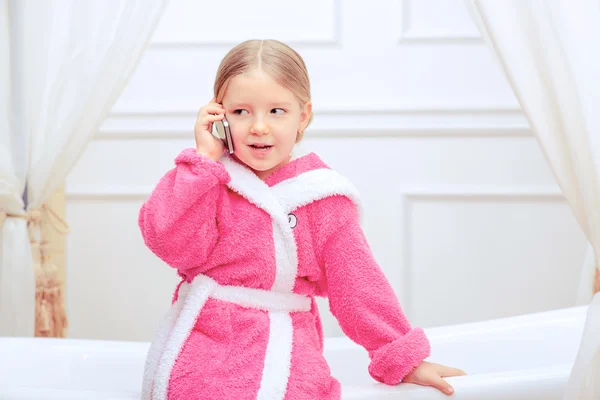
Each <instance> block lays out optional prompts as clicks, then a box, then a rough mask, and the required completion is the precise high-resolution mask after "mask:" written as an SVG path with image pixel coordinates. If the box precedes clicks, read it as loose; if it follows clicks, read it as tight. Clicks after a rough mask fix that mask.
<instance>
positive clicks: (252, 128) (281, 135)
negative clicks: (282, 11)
mask: <svg viewBox="0 0 600 400" xmlns="http://www.w3.org/2000/svg"><path fill="white" fill-rule="evenodd" d="M222 104H223V107H224V108H225V113H226V115H227V121H229V126H230V129H231V136H232V137H233V144H234V148H235V153H234V155H235V156H236V157H237V158H238V159H239V160H240V161H241V162H243V163H244V164H246V165H247V166H248V167H250V168H251V169H252V170H253V171H254V172H255V173H256V175H257V176H258V177H259V178H260V179H263V180H265V179H266V178H267V177H268V176H269V175H271V174H272V173H273V172H275V171H276V170H277V169H279V168H281V167H282V166H283V165H285V164H286V163H287V162H288V161H289V160H290V154H291V152H292V148H293V147H294V144H296V137H297V134H298V131H299V130H304V128H306V125H307V124H308V120H309V117H310V113H311V110H312V105H311V103H310V102H308V103H306V104H305V105H304V106H302V105H301V104H300V102H299V101H298V99H297V98H296V96H295V95H294V93H293V92H292V91H290V90H289V89H286V88H284V87H283V86H281V85H279V84H278V83H277V82H275V81H274V80H273V79H272V78H271V77H269V76H268V75H267V74H266V73H264V72H262V71H260V70H255V71H252V72H248V73H244V74H240V75H237V76H235V77H234V78H232V79H231V80H230V81H229V84H228V85H227V88H226V91H225V95H224V96H223V101H222Z"/></svg>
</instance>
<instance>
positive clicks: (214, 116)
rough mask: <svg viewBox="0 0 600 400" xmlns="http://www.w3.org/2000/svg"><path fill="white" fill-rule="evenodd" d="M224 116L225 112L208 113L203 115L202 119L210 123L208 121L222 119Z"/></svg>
mask: <svg viewBox="0 0 600 400" xmlns="http://www.w3.org/2000/svg"><path fill="white" fill-rule="evenodd" d="M223 118H225V114H217V115H213V114H208V115H205V116H203V117H202V121H203V122H204V123H208V122H215V121H220V120H222V119H223Z"/></svg>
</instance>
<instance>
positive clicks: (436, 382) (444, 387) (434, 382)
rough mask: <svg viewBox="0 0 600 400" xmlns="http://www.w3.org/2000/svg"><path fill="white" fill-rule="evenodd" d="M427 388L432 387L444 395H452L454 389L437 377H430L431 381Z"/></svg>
mask: <svg viewBox="0 0 600 400" xmlns="http://www.w3.org/2000/svg"><path fill="white" fill-rule="evenodd" d="M429 386H433V387H434V388H436V389H438V390H439V391H441V392H442V393H446V394H452V393H454V388H453V387H452V386H450V384H449V383H448V382H446V381H445V380H444V379H442V378H440V377H439V376H432V377H431V381H430V382H429Z"/></svg>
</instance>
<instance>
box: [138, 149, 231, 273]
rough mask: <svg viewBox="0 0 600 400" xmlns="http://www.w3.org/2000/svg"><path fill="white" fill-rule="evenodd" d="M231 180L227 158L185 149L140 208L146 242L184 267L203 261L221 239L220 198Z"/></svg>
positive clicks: (140, 225) (177, 265)
mask: <svg viewBox="0 0 600 400" xmlns="http://www.w3.org/2000/svg"><path fill="white" fill-rule="evenodd" d="M229 180H230V177H229V174H228V173H227V170H226V169H225V167H224V166H223V165H222V164H220V163H218V162H215V161H213V160H211V159H209V158H207V157H204V156H200V155H198V154H196V151H195V149H185V150H184V151H182V152H181V153H180V154H179V155H178V156H177V157H176V159H175V168H173V169H171V170H170V171H169V172H167V173H166V174H165V175H164V176H163V177H162V178H161V179H160V181H159V182H158V184H157V185H156V187H155V188H154V190H153V191H152V194H151V195H150V197H149V198H148V199H147V200H146V202H145V203H144V204H143V205H142V207H141V209H140V212H139V216H138V225H139V227H140V230H141V232H142V236H143V238H144V243H145V244H146V246H148V248H149V249H150V250H152V252H153V253H154V254H156V255H157V256H158V257H159V258H161V259H162V260H163V261H165V262H166V263H167V264H169V265H170V266H172V267H174V268H177V269H178V270H179V271H180V272H183V271H185V270H186V269H188V268H193V267H197V266H198V265H201V264H203V263H204V262H205V261H206V260H207V258H208V255H210V253H211V251H212V249H213V248H214V246H215V244H216V242H217V239H218V229H217V208H218V202H219V197H220V196H221V195H222V193H224V192H225V191H224V190H223V185H226V184H227V183H228V182H229Z"/></svg>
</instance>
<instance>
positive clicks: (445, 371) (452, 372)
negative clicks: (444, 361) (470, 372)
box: [438, 365, 467, 378]
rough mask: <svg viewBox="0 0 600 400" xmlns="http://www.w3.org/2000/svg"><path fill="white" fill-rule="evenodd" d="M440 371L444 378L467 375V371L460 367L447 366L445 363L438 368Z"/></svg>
mask: <svg viewBox="0 0 600 400" xmlns="http://www.w3.org/2000/svg"><path fill="white" fill-rule="evenodd" d="M438 373H439V374H440V376H441V377H442V378H447V377H449V376H463V375H467V374H466V372H465V371H463V370H461V369H458V368H452V367H446V366H444V365H440V368H438Z"/></svg>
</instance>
